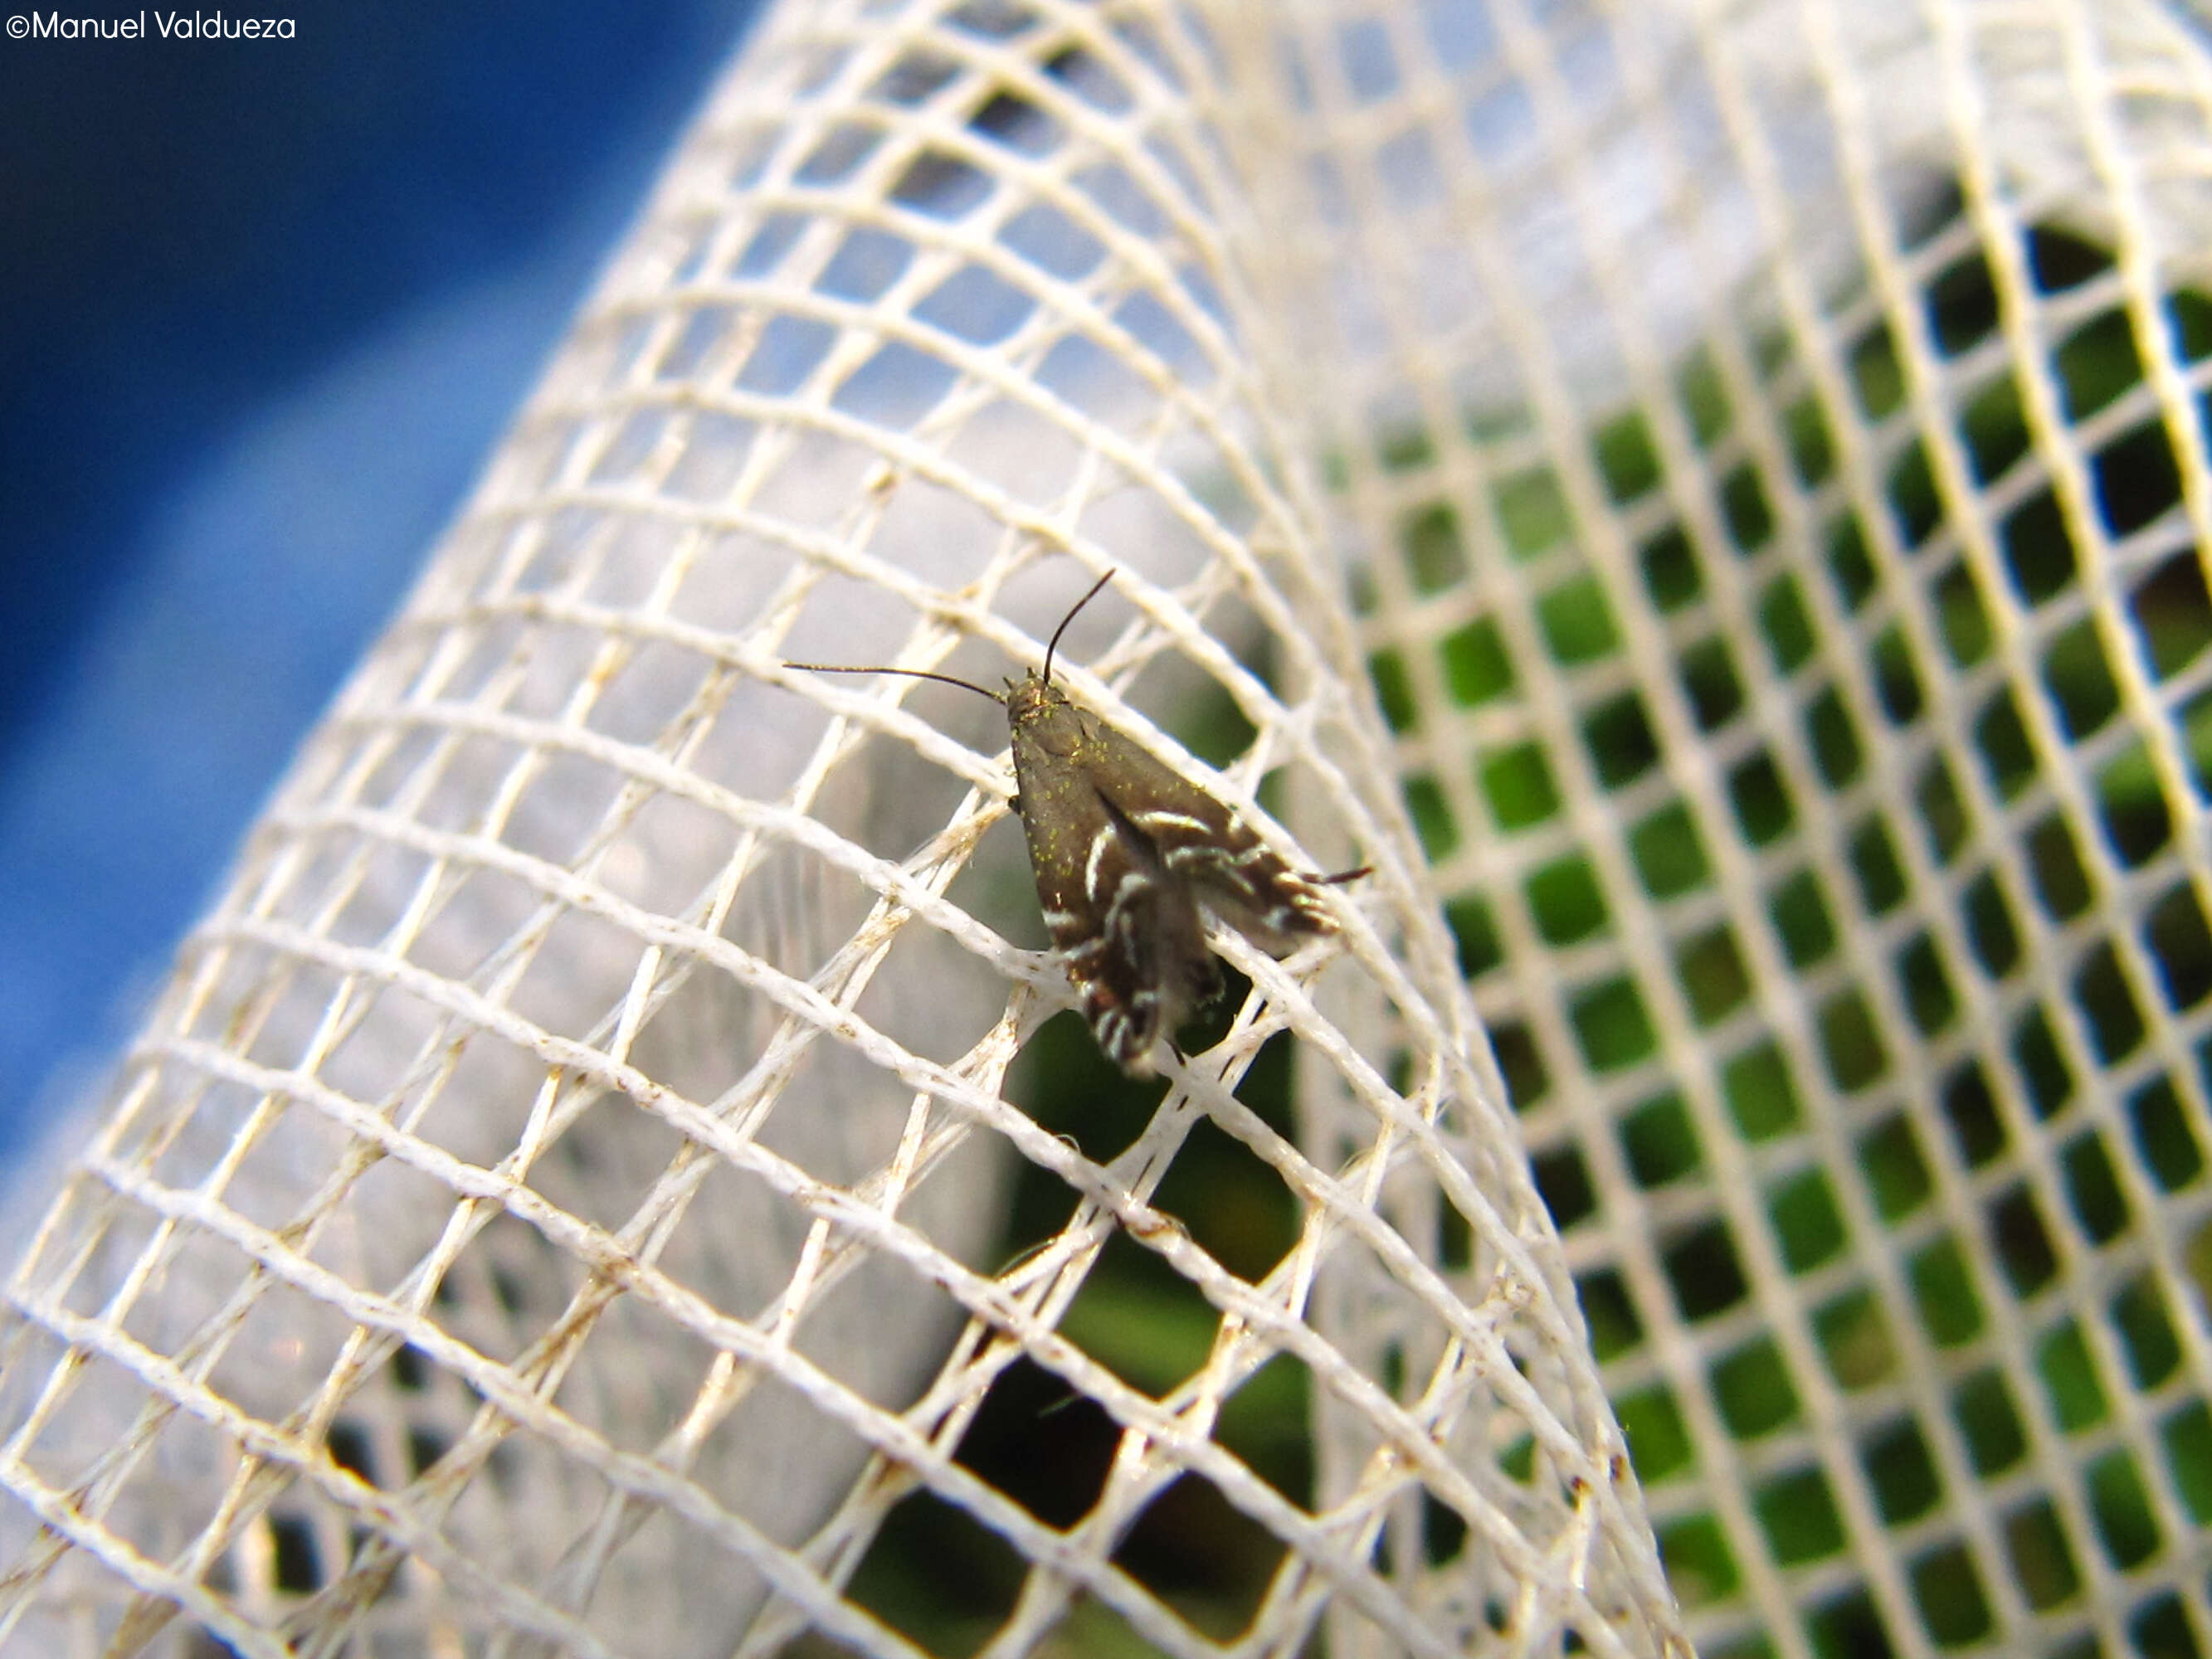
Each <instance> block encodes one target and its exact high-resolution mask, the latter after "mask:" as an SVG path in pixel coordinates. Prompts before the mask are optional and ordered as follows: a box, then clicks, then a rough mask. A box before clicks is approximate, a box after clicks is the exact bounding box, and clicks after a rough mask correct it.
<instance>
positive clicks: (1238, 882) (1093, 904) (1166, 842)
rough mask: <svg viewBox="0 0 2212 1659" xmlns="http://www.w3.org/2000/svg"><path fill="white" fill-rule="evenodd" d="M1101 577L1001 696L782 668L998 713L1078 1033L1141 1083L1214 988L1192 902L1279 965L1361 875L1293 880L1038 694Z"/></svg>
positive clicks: (1265, 850) (1139, 751) (1210, 813)
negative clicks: (933, 693) (966, 701)
mask: <svg viewBox="0 0 2212 1659" xmlns="http://www.w3.org/2000/svg"><path fill="white" fill-rule="evenodd" d="M1113 579H1114V573H1113V572H1112V571H1110V570H1109V571H1108V572H1107V573H1106V574H1104V575H1103V576H1101V577H1100V578H1099V579H1098V580H1097V582H1095V583H1094V584H1092V586H1091V591H1090V592H1087V593H1085V595H1084V596H1083V597H1082V598H1081V599H1078V600H1077V601H1076V602H1075V604H1074V605H1073V606H1072V607H1071V608H1070V609H1069V611H1068V612H1067V614H1066V616H1065V617H1061V618H1060V626H1059V627H1057V628H1055V629H1053V633H1052V638H1051V640H1050V641H1048V643H1047V645H1046V646H1045V652H1044V666H1043V668H1042V670H1034V669H1033V670H1031V671H1030V672H1029V673H1028V674H1026V675H1024V677H1023V678H1021V679H1020V680H1018V681H1016V680H1008V681H1007V682H1006V691H1005V693H1004V694H1003V695H1001V694H1000V693H999V692H996V691H992V690H987V689H986V688H985V687H983V686H980V685H977V684H974V683H973V682H972V681H969V680H963V679H956V678H953V677H952V676H951V675H950V674H932V673H928V672H926V671H922V670H921V669H915V668H860V667H843V666H839V665H833V664H829V663H811V662H794V663H787V664H785V666H786V667H787V668H800V669H806V670H809V671H812V672H815V673H824V674H905V675H908V676H909V677H911V678H915V679H924V680H941V681H943V682H944V683H945V684H947V685H957V686H961V687H963V688H964V689H966V690H969V691H973V692H975V693H977V694H978V695H979V696H986V697H988V698H990V699H991V701H992V702H995V703H998V704H1000V706H1002V707H1003V708H1005V709H1006V725H1007V726H1008V728H1009V729H1010V731H1011V732H1012V741H1013V750H1014V781H1015V787H1016V789H1017V791H1018V793H1016V794H1015V796H1014V799H1013V808H1014V813H1015V816H1017V817H1019V818H1020V820H1021V823H1022V829H1023V832H1024V835H1025V836H1027V837H1028V839H1029V848H1030V872H1031V873H1032V874H1033V875H1034V876H1035V877H1036V891H1037V903H1038V906H1039V907H1040V908H1042V910H1043V912H1044V921H1045V927H1046V928H1047V929H1048V931H1049V932H1050V933H1051V935H1052V942H1053V945H1054V947H1055V948H1056V949H1057V950H1058V951H1059V952H1060V957H1061V959H1062V961H1063V962H1064V963H1066V969H1067V977H1068V980H1069V981H1070V982H1071V983H1072V984H1073V986H1074V987H1075V990H1076V993H1077V994H1078V996H1079V998H1080V999H1081V1002H1082V1007H1083V1017H1084V1018H1085V1021H1087V1022H1088V1023H1089V1024H1090V1027H1091V1036H1092V1037H1093V1038H1095V1039H1096V1040H1097V1043H1098V1047H1099V1048H1100V1049H1101V1050H1102V1051H1103V1053H1104V1054H1105V1055H1106V1057H1107V1058H1108V1059H1109V1060H1112V1061H1113V1062H1114V1063H1115V1065H1116V1066H1120V1067H1121V1070H1122V1071H1123V1072H1124V1073H1127V1074H1128V1075H1129V1076H1131V1077H1139V1078H1142V1077H1150V1076H1151V1075H1152V1072H1153V1069H1154V1066H1153V1060H1152V1050H1153V1046H1154V1044H1155V1043H1157V1042H1158V1041H1160V1040H1161V1039H1162V1038H1165V1039H1167V1041H1168V1045H1169V1047H1170V1048H1174V1039H1175V1033H1176V1030H1177V1029H1178V1028H1180V1027H1181V1026H1182V1024H1183V1022H1184V1021H1185V1020H1186V1019H1188V1018H1189V1017H1190V1015H1191V1014H1192V1013H1194V1012H1196V1010H1197V1009H1198V1008H1200V1006H1203V1005H1204V1004H1205V1003H1206V1002H1208V1001H1211V1000H1212V998H1213V997H1214V996H1215V995H1216V994H1218V992H1219V990H1220V988H1221V976H1220V969H1219V966H1218V963H1216V962H1215V961H1214V958H1213V952H1212V951H1210V950H1209V949H1207V947H1206V933H1205V928H1204V926H1203V924H1202V922H1201V921H1200V906H1201V905H1203V906H1204V908H1206V909H1207V910H1209V911H1211V912H1212V914H1213V915H1214V916H1215V917H1216V918H1218V920H1219V921H1222V922H1223V923H1225V924H1226V925H1227V926H1229V927H1233V928H1235V929H1236V930H1237V932H1238V933H1242V934H1243V936H1244V937H1245V938H1246V939H1249V940H1250V941H1251V942H1252V943H1253V944H1254V945H1257V946H1259V947H1260V949H1261V950H1263V951H1267V952H1269V953H1270V954H1271V955H1275V956H1280V955H1282V954H1283V953H1284V952H1285V951H1288V950H1290V949H1291V947H1292V946H1294V945H1296V944H1297V942H1298V941H1299V940H1300V939H1307V938H1311V937H1314V936H1316V935H1320V934H1327V933H1335V932H1336V931H1337V923H1336V919H1335V918H1334V916H1333V915H1330V914H1329V910H1328V903H1327V901H1326V899H1325V898H1324V896H1323V895H1322V889H1323V888H1326V887H1332V886H1334V885H1336V884H1339V883H1341V882H1347V881H1354V880H1357V879H1358V878H1359V877H1361V876H1364V875H1365V874H1367V873H1368V869H1369V866H1364V865H1363V866H1360V867H1359V868H1358V869H1357V870H1346V871H1343V872H1340V873H1338V874H1336V875H1333V876H1316V875H1301V874H1299V873H1298V872H1297V871H1294V870H1292V869H1291V867H1290V866H1288V865H1287V864H1285V863H1284V861H1283V860H1282V859H1281V857H1280V856H1279V854H1276V853H1275V851H1274V850H1273V848H1270V847H1268V845H1267V843H1266V842H1263V841H1261V839H1260V838H1259V836H1256V835H1255V834H1254V833H1253V832H1252V830H1251V829H1250V828H1249V826H1248V825H1247V824H1246V823H1244V821H1243V819H1242V818H1240V817H1237V814H1236V812H1235V811H1232V810H1231V808H1229V807H1228V806H1225V805H1223V804H1222V803H1221V802H1220V801H1218V800H1216V799H1214V798H1213V797H1212V795H1210V794H1208V793H1206V791H1205V790H1203V789H1201V788H1200V787H1198V786H1197V785H1196V784H1194V783H1191V782H1189V781H1188V780H1186V779H1185V778H1183V777H1182V776H1181V775H1179V774H1177V773H1176V772H1174V771H1172V770H1170V769H1169V768H1168V767H1167V766H1166V765H1164V763H1161V762H1160V761H1158V760H1157V759H1155V758H1154V757H1152V755H1151V754H1150V753H1148V752H1147V751H1146V750H1145V749H1144V748H1143V747H1141V746H1140V745H1139V744H1137V743H1136V742H1135V741H1134V740H1133V739H1132V738H1128V737H1127V736H1126V735H1124V734H1123V733H1121V732H1117V731H1115V729H1114V728H1113V727H1112V726H1109V725H1107V724H1106V723H1105V722H1104V721H1103V720H1100V719H1099V718H1098V717H1097V715H1095V714H1090V713H1088V712H1086V711H1085V710H1084V709H1081V708H1077V707H1076V705H1075V703H1074V702H1073V700H1071V699H1070V698H1069V696H1068V695H1067V693H1066V692H1065V691H1063V690H1060V687H1059V686H1057V685H1055V684H1053V678H1052V659H1053V656H1054V653H1055V652H1057V651H1058V650H1059V649H1060V635H1063V634H1065V633H1066V631H1067V625H1068V624H1069V623H1072V622H1073V621H1074V620H1075V617H1076V613H1077V612H1078V611H1081V610H1082V609H1083V607H1084V606H1085V605H1088V604H1090V603H1091V600H1092V599H1096V598H1097V596H1098V593H1099V592H1100V590H1102V589H1103V588H1104V586H1106V584H1107V583H1108V582H1109V581H1111V580H1113ZM1176 1052H1177V1054H1178V1055H1180V1054H1181V1051H1180V1050H1177V1051H1176Z"/></svg>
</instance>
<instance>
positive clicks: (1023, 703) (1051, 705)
mask: <svg viewBox="0 0 2212 1659" xmlns="http://www.w3.org/2000/svg"><path fill="white" fill-rule="evenodd" d="M1074 712H1075V705H1074V704H1073V702H1069V701H1068V697H1067V693H1066V692H1065V691H1063V690H1060V688H1059V687H1058V686H1056V685H1054V684H1053V683H1052V682H1051V681H1050V680H1048V679H1047V678H1045V677H1044V676H1043V675H1042V674H1039V673H1036V672H1035V671H1031V672H1030V673H1027V674H1024V675H1023V676H1022V678H1020V679H1018V680H1008V681H1007V682H1006V719H1007V720H1009V721H1011V722H1012V724H1014V725H1016V726H1034V725H1036V723H1037V722H1038V721H1040V720H1053V719H1055V718H1057V717H1060V716H1062V715H1069V716H1072V715H1073V714H1074Z"/></svg>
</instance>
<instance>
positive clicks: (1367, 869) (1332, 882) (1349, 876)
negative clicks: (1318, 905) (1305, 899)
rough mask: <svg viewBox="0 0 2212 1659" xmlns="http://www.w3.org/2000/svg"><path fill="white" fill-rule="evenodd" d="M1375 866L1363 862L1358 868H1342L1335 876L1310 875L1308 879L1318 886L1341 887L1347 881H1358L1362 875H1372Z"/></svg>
mask: <svg viewBox="0 0 2212 1659" xmlns="http://www.w3.org/2000/svg"><path fill="white" fill-rule="evenodd" d="M1374 873H1375V866H1373V865H1371V864H1363V865H1361V866H1359V867H1358V869H1357V870H1340V871H1338V872H1336V873H1335V874H1334V875H1333V876H1322V875H1310V876H1308V877H1307V878H1306V879H1307V880H1308V881H1310V882H1311V883H1312V884H1314V885H1315V886H1316V887H1340V886H1342V885H1343V884H1345V883H1346V882H1347V881H1358V879H1359V878H1360V877H1362V876H1371V875H1373V874H1374Z"/></svg>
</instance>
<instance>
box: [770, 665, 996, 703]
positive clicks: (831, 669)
mask: <svg viewBox="0 0 2212 1659" xmlns="http://www.w3.org/2000/svg"><path fill="white" fill-rule="evenodd" d="M784 666H785V667H786V668H803V669H805V671H807V672H808V673H810V674H903V675H905V676H906V677H907V678H908V679H910V680H938V681H941V682H942V683H943V684H946V685H957V686H958V687H959V688H960V689H961V690H963V691H973V692H974V693H975V695H976V696H979V697H988V698H989V699H990V700H991V701H992V702H1000V703H1002V702H1006V699H1005V698H1004V697H1002V696H1000V695H999V694H998V693H997V692H995V691H986V690H984V689H983V688H982V687H981V686H980V685H978V684H975V681H973V680H957V679H955V678H952V676H951V675H950V674H933V673H931V672H930V671H928V670H927V669H926V668H881V667H876V668H854V667H848V666H847V665H844V664H842V663H834V662H787V663H786V664H784Z"/></svg>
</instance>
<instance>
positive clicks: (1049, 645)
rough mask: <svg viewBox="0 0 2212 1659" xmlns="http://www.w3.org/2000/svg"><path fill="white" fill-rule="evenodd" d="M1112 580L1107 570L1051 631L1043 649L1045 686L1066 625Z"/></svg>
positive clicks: (1050, 676)
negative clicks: (1053, 654)
mask: <svg viewBox="0 0 2212 1659" xmlns="http://www.w3.org/2000/svg"><path fill="white" fill-rule="evenodd" d="M1112 580H1114V573H1113V572H1112V571H1110V570H1109V571H1108V572H1107V573H1106V574H1104V575H1103V576H1101V577H1100V578H1099V579H1098V580H1097V581H1095V582H1093V583H1091V591H1090V592H1088V593H1085V595H1084V596H1083V597H1082V598H1081V599H1078V600H1077V601H1076V602H1075V603H1074V604H1073V605H1070V606H1069V607H1068V611H1067V614H1066V616H1065V617H1061V618H1060V626H1059V627H1057V628H1055V629H1053V630H1052V638H1051V639H1050V640H1049V641H1047V642H1046V645H1045V647H1044V675H1043V678H1044V683H1045V684H1047V685H1050V684H1052V653H1054V652H1055V651H1057V650H1059V649H1060V635H1062V634H1065V633H1066V632H1067V625H1068V623H1072V622H1073V621H1074V620H1075V613H1076V612H1077V611H1080V610H1082V609H1083V607H1084V606H1085V605H1088V604H1090V603H1091V600H1093V599H1097V597H1098V590H1099V589H1100V588H1102V587H1103V586H1106V584H1107V583H1108V582H1110V581H1112Z"/></svg>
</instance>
